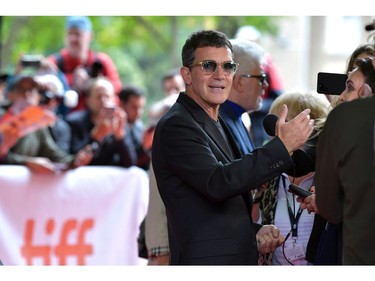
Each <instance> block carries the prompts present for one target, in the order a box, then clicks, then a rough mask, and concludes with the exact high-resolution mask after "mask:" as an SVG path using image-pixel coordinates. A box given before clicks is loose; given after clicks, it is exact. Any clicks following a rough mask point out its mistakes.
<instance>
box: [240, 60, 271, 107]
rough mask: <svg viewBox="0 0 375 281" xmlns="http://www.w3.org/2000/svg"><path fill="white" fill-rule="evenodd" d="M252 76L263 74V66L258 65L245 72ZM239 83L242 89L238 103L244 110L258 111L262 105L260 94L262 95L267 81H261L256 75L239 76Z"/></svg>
mask: <svg viewBox="0 0 375 281" xmlns="http://www.w3.org/2000/svg"><path fill="white" fill-rule="evenodd" d="M247 74H250V75H254V76H261V75H262V74H264V70H263V67H262V66H261V65H258V66H257V67H256V68H254V69H253V70H252V71H251V73H247ZM239 79H240V81H239V83H243V89H244V91H243V92H241V93H240V95H241V96H240V97H239V99H240V100H239V105H241V106H242V107H243V108H244V109H245V110H246V111H258V110H260V109H261V107H262V95H264V91H265V89H267V87H268V84H267V81H264V83H262V82H261V80H260V79H259V78H256V77H250V78H248V77H240V78H239Z"/></svg>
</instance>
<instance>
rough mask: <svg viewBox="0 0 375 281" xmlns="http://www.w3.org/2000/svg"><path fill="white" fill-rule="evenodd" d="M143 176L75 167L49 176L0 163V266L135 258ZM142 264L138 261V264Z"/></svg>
mask: <svg viewBox="0 0 375 281" xmlns="http://www.w3.org/2000/svg"><path fill="white" fill-rule="evenodd" d="M148 193H149V188H148V175H147V173H146V172H145V171H143V170H142V169H139V168H137V167H132V168H129V169H125V168H120V167H104V166H101V167H93V166H92V167H80V168H77V169H74V170H70V171H67V172H63V173H60V174H56V175H44V174H36V173H32V172H30V170H29V169H27V168H26V167H24V166H0V259H1V260H2V261H3V263H4V265H137V264H142V261H141V260H140V259H139V258H138V244H137V237H138V234H139V226H140V224H141V222H142V220H143V219H144V218H145V216H146V213H147V207H148ZM143 264H144V263H143Z"/></svg>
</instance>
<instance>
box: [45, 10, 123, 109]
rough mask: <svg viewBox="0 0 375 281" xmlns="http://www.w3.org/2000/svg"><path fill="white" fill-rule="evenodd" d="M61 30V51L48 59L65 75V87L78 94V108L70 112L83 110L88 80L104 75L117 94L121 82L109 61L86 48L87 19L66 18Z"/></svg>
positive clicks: (88, 38) (89, 27) (89, 29)
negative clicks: (62, 38)
mask: <svg viewBox="0 0 375 281" xmlns="http://www.w3.org/2000/svg"><path fill="white" fill-rule="evenodd" d="M65 30H66V33H65V45H66V46H65V48H63V49H62V50H61V51H60V52H59V53H57V54H53V55H51V56H49V57H48V59H49V60H50V61H52V62H53V63H54V64H56V65H57V67H58V68H59V69H60V70H61V71H62V72H63V73H64V74H65V76H66V79H67V82H68V84H69V86H70V87H71V88H72V89H73V90H75V91H77V92H78V93H79V100H78V105H77V106H76V107H75V108H73V109H72V110H78V109H83V108H85V102H84V91H85V90H86V88H87V85H88V83H87V82H88V80H89V79H90V78H95V77H97V76H106V77H107V78H108V79H109V80H110V81H111V82H112V83H113V86H114V87H115V91H116V93H117V94H118V93H119V92H120V90H121V86H122V83H121V80H120V76H119V74H118V72H117V69H116V66H115V65H114V63H113V61H112V59H111V58H110V57H109V56H108V55H107V54H105V53H103V52H94V51H93V50H92V49H90V44H91V41H92V38H93V31H92V23H91V21H90V19H89V18H88V17H83V16H71V17H67V18H66V22H65Z"/></svg>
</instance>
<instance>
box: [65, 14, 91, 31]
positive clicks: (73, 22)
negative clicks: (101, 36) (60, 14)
mask: <svg viewBox="0 0 375 281" xmlns="http://www.w3.org/2000/svg"><path fill="white" fill-rule="evenodd" d="M65 28H66V29H70V28H78V29H80V30H83V31H87V32H91V31H92V23H91V20H90V19H89V17H84V16H71V17H67V18H66V21H65Z"/></svg>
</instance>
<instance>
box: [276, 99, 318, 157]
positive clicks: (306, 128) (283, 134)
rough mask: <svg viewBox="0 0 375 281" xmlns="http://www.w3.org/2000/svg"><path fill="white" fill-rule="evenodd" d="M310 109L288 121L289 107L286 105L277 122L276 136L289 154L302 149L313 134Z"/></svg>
mask: <svg viewBox="0 0 375 281" xmlns="http://www.w3.org/2000/svg"><path fill="white" fill-rule="evenodd" d="M309 114H310V109H305V110H304V111H302V112H301V113H300V114H298V115H297V116H296V117H295V118H293V119H292V120H290V121H288V122H287V121H286V117H287V115H288V107H287V106H286V105H285V104H284V105H283V106H282V108H281V112H280V114H279V119H278V120H277V122H276V136H278V137H279V138H280V139H281V141H282V142H283V143H284V145H285V147H286V149H287V150H288V152H289V154H292V153H293V152H294V151H296V150H297V149H299V148H302V147H303V145H304V144H305V142H306V141H307V139H308V138H309V136H310V135H311V133H312V132H313V125H314V120H313V119H311V120H310V115H309Z"/></svg>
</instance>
